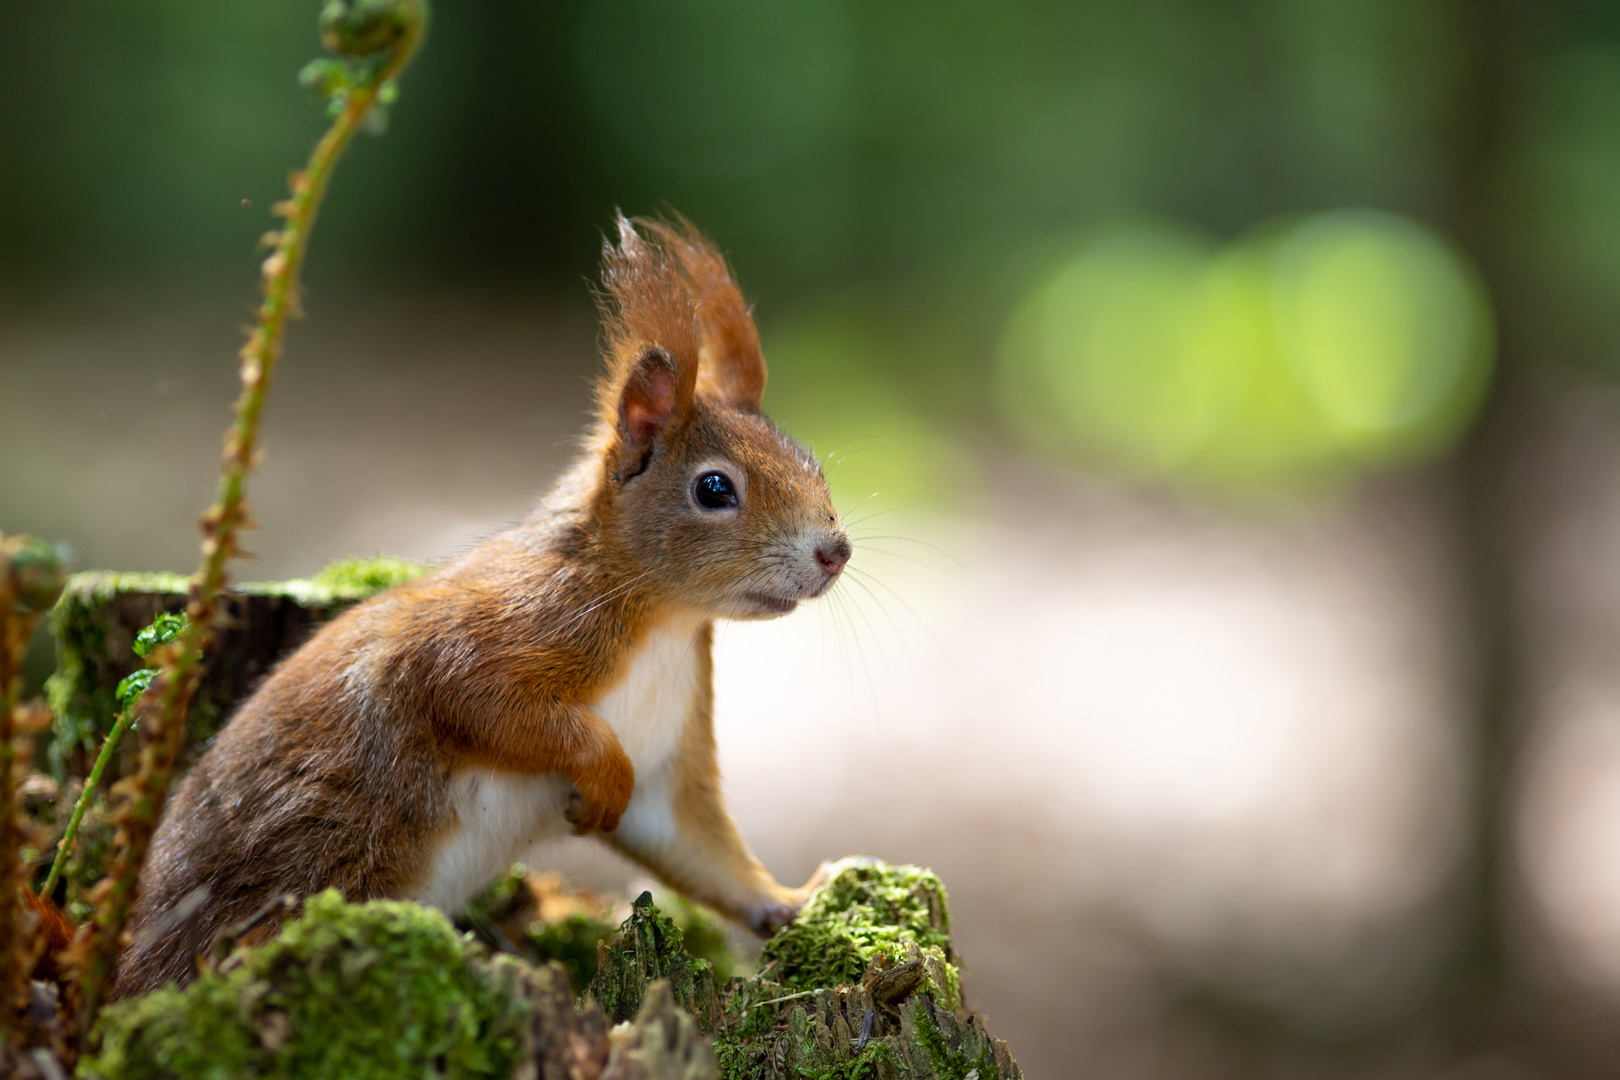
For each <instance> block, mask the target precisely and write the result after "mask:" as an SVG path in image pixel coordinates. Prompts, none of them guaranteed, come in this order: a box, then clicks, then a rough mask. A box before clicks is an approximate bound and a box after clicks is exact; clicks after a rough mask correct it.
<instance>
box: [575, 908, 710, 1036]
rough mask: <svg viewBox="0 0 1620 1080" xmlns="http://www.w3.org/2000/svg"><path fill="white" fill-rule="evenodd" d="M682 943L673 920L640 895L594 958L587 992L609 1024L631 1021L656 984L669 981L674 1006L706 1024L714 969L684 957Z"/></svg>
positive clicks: (706, 963)
mask: <svg viewBox="0 0 1620 1080" xmlns="http://www.w3.org/2000/svg"><path fill="white" fill-rule="evenodd" d="M684 941H685V935H684V934H683V933H682V932H681V929H680V927H678V926H676V925H675V921H674V920H673V919H670V918H668V917H666V916H664V915H663V914H661V913H660V912H659V910H658V909H657V908H656V907H654V906H653V902H652V894H651V893H642V894H641V896H639V897H638V898H637V899H636V902H635V906H634V907H633V908H632V909H631V911H630V917H629V918H628V919H626V920H625V921H624V922H623V924H622V925H620V927H619V933H618V937H617V938H616V939H615V940H614V941H613V943H612V944H611V945H604V946H603V947H602V949H601V950H600V951H599V954H598V955H599V958H600V959H599V962H598V967H597V971H596V978H595V979H593V980H592V982H591V992H592V993H593V994H595V996H596V1000H597V1002H598V1003H599V1004H600V1005H601V1006H602V1011H603V1012H604V1013H606V1014H607V1017H608V1019H609V1020H612V1021H613V1022H614V1023H618V1022H620V1021H623V1020H629V1019H631V1018H632V1017H634V1016H635V1015H636V1010H637V1009H639V1008H641V999H642V998H643V997H644V996H645V995H646V992H647V984H648V983H650V982H652V981H653V980H654V979H668V980H669V988H670V991H671V992H672V993H673V994H674V995H675V1002H676V1004H678V1005H680V1006H681V1007H682V1008H684V1009H687V1010H688V1011H690V1012H693V1013H695V1014H697V1016H698V1020H699V1023H700V1024H703V1023H705V1022H706V1021H707V1020H708V1018H709V1015H710V1013H711V1012H712V1009H711V1007H710V1003H712V1002H713V1001H714V999H715V987H714V970H713V968H712V966H711V965H710V964H709V962H708V961H707V960H694V959H693V958H692V957H691V956H688V955H687V952H686V948H685V944H684Z"/></svg>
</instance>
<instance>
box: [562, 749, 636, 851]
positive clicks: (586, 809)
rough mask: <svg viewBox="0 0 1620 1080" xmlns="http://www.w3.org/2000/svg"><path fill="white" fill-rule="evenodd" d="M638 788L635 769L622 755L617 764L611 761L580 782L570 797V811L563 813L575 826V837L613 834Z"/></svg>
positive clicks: (582, 778)
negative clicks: (602, 833)
mask: <svg viewBox="0 0 1620 1080" xmlns="http://www.w3.org/2000/svg"><path fill="white" fill-rule="evenodd" d="M635 786H636V772H635V769H634V767H632V766H631V764H630V759H629V758H627V757H625V756H624V755H623V754H622V753H621V754H619V755H618V760H617V761H614V760H611V759H610V760H609V761H608V762H607V763H606V764H605V765H604V766H602V767H601V768H597V769H593V770H592V771H591V772H590V773H588V774H586V775H585V776H582V777H580V778H579V779H576V780H575V781H574V792H573V794H572V795H570V796H569V797H568V808H567V809H566V810H564V811H563V816H564V817H565V818H567V819H568V823H569V824H570V825H572V826H573V827H574V835H575V836H584V835H585V834H586V833H593V832H604V833H610V832H612V831H613V830H614V829H617V828H618V827H619V818H621V817H623V816H624V808H625V807H626V806H628V805H630V793H631V792H632V791H633V790H635Z"/></svg>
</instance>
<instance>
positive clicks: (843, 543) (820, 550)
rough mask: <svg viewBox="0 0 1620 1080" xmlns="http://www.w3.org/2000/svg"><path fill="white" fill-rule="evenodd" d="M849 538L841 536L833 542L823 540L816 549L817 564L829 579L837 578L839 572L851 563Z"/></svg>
mask: <svg viewBox="0 0 1620 1080" xmlns="http://www.w3.org/2000/svg"><path fill="white" fill-rule="evenodd" d="M849 555H850V547H849V537H847V536H840V537H837V538H835V539H832V540H823V541H822V542H821V544H820V545H818V546H817V547H816V562H818V563H820V564H821V568H822V570H824V571H826V573H827V576H828V577H837V576H838V571H840V570H842V569H843V568H844V564H845V563H847V562H849Z"/></svg>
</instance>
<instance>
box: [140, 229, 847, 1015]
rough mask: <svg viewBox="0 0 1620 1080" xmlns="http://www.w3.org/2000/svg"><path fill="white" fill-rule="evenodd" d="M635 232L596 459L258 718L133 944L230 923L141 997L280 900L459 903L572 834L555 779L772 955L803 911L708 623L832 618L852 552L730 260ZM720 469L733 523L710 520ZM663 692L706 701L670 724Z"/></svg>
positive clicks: (188, 950) (146, 961) (382, 613)
mask: <svg viewBox="0 0 1620 1080" xmlns="http://www.w3.org/2000/svg"><path fill="white" fill-rule="evenodd" d="M617 225H618V239H617V243H616V244H609V245H607V248H606V251H605V253H604V260H603V261H604V269H603V283H604V291H603V294H602V296H601V308H602V315H603V326H604V342H603V345H604V347H603V352H604V359H605V366H606V370H605V373H604V375H603V377H602V379H601V381H600V383H599V385H598V393H597V404H598V409H597V420H596V423H595V425H594V428H593V430H592V432H591V433H590V435H589V437H588V439H587V441H586V453H585V454H584V455H583V456H582V457H581V458H580V460H579V461H578V462H577V463H576V464H575V465H574V467H573V468H572V469H571V470H570V471H569V472H568V473H567V474H566V475H565V476H564V477H563V478H562V479H561V480H560V481H559V483H558V484H557V486H556V488H555V489H554V490H553V491H552V493H551V494H550V495H549V496H547V498H546V499H545V501H544V502H543V503H542V504H541V505H540V507H539V508H538V509H537V510H536V511H535V512H534V513H533V514H531V515H530V516H529V517H528V518H526V519H525V520H524V521H522V522H520V523H519V524H517V525H515V526H513V527H512V528H510V529H508V530H506V531H504V532H502V533H499V534H497V535H496V536H494V537H491V538H490V539H489V540H486V541H484V542H483V543H482V544H480V545H478V546H477V547H476V548H474V549H473V550H472V551H470V552H468V553H467V554H466V555H463V556H462V557H460V558H458V559H455V560H453V561H451V562H449V563H446V564H444V565H442V566H440V567H438V568H437V569H436V570H434V571H433V572H432V573H430V574H429V575H427V576H425V577H423V578H421V579H418V580H416V581H413V582H410V583H408V584H405V585H402V586H400V587H398V588H396V589H393V590H391V591H389V592H388V593H385V594H383V595H381V596H379V597H375V598H373V599H372V600H370V601H368V602H366V603H364V604H361V605H359V606H357V607H355V608H353V609H351V610H350V611H348V612H346V613H345V614H344V615H342V616H341V617H339V618H337V619H335V620H334V621H333V622H331V623H329V624H328V625H327V626H325V627H323V628H322V629H321V630H320V631H319V632H318V633H317V634H316V635H315V637H314V638H313V639H311V640H310V641H309V642H308V643H307V644H306V645H305V646H303V647H302V648H301V649H299V650H298V651H297V652H296V653H294V654H293V655H292V656H290V657H288V658H287V659H286V660H285V661H283V662H282V663H281V664H280V665H279V666H278V667H277V668H276V670H275V671H274V672H273V673H272V674H271V675H270V677H269V678H268V679H267V680H266V681H265V683H264V684H263V685H262V686H261V688H260V689H259V691H258V692H257V693H256V694H254V696H253V697H252V698H250V699H249V700H248V701H247V702H245V703H244V704H243V705H242V707H241V708H240V709H239V710H238V712H237V714H236V715H235V716H234V717H233V718H232V720H231V722H230V723H229V724H228V725H227V726H226V728H225V729H224V731H223V732H221V734H220V736H219V737H218V739H217V740H216V742H215V743H214V745H213V746H212V747H211V748H210V749H209V751H208V752H207V753H206V754H205V755H204V756H203V757H202V759H201V760H200V761H199V762H198V764H197V765H196V766H195V767H194V768H193V769H192V770H191V772H190V773H189V774H188V775H187V776H186V777H185V778H184V780H183V782H182V783H181V784H180V786H179V788H178V790H177V791H176V793H175V796H174V798H173V800H172V801H171V803H170V805H169V807H168V808H167V810H166V812H165V814H164V818H163V821H162V824H161V825H160V827H159V829H158V832H157V835H156V837H155V839H154V843H153V847H152V852H151V856H150V858H149V860H148V864H147V867H146V870H145V872H144V873H143V875H142V878H141V883H140V891H139V896H138V899H137V904H136V910H135V916H134V919H135V926H136V929H137V931H138V929H139V928H140V927H141V926H142V925H145V924H147V923H148V922H149V921H150V920H153V919H155V918H157V917H159V916H160V915H161V914H162V913H163V912H164V911H165V910H167V909H169V908H170V907H171V906H172V905H173V904H175V903H177V902H178V901H179V900H180V899H181V898H183V897H184V896H186V895H187V894H188V893H189V892H190V891H191V890H192V889H194V888H196V887H197V886H198V885H201V884H204V883H207V884H208V885H209V886H210V887H211V889H212V896H213V897H214V899H213V901H212V902H211V903H210V904H209V905H208V906H207V907H206V908H205V909H204V910H203V911H202V912H200V913H199V914H198V915H197V916H196V917H195V918H193V919H192V920H190V921H189V922H186V923H185V924H184V925H182V926H180V927H178V928H176V929H175V930H174V931H173V932H171V933H169V934H168V935H166V936H165V937H163V938H161V939H159V940H157V941H155V942H150V943H147V944H145V945H144V946H143V947H142V948H141V949H139V950H132V951H131V952H130V953H129V954H127V955H126V957H125V959H124V961H123V963H122V965H121V967H120V970H119V975H118V984H117V988H118V991H119V992H120V993H130V992H136V991H144V990H147V989H151V988H153V987H155V986H157V985H159V984H161V983H162V982H164V981H166V980H171V979H172V980H179V981H184V980H186V979H187V978H189V976H190V974H191V972H192V970H193V964H192V957H193V956H194V955H195V954H196V952H197V951H198V949H200V948H201V947H203V946H205V945H206V944H207V942H208V941H209V940H210V939H211V937H212V936H213V934H214V933H216V932H217V931H218V930H220V929H222V928H224V927H228V926H231V925H234V924H236V923H238V922H240V921H241V920H242V919H244V918H246V917H247V916H248V915H250V914H252V913H253V912H254V911H255V910H257V909H258V908H259V907H260V906H261V905H262V904H263V903H264V902H265V901H266V900H267V899H269V898H270V897H272V896H276V895H279V894H282V893H293V894H296V895H308V894H310V893H312V892H315V891H317V890H320V889H324V888H329V887H336V888H339V889H342V890H343V891H344V893H345V894H346V895H348V896H349V897H350V898H353V899H363V898H369V897H377V896H396V897H411V896H417V897H432V898H436V899H435V900H434V902H441V903H445V904H446V905H449V904H453V903H455V902H459V901H457V900H456V899H455V898H456V897H461V896H464V895H465V894H466V892H467V888H468V886H469V884H470V885H471V886H477V885H481V884H482V882H481V881H471V882H469V876H470V875H473V874H476V873H478V872H480V871H479V870H478V868H479V867H481V866H484V865H485V864H486V863H488V862H489V861H490V860H491V859H492V858H497V857H499V856H500V855H501V851H502V849H501V846H500V845H501V844H502V843H511V844H516V845H519V847H518V848H517V850H521V844H522V843H523V842H524V841H525V840H526V839H527V838H528V837H527V834H526V832H524V830H527V829H530V828H540V827H542V826H545V824H546V823H547V822H550V821H552V820H553V819H552V818H551V817H548V816H547V815H549V814H551V813H552V806H553V804H552V803H551V802H548V801H547V800H548V799H551V798H552V794H553V793H554V792H555V791H556V790H558V789H556V788H555V787H553V786H550V785H552V783H553V778H554V779H555V782H556V783H561V784H565V785H566V792H567V809H566V818H567V822H568V823H569V824H571V825H572V827H573V830H574V831H575V832H576V833H598V834H601V835H603V836H604V837H605V838H606V839H607V840H608V842H609V843H611V844H613V845H614V846H615V847H617V848H618V849H619V850H621V851H623V852H624V853H625V854H626V855H628V856H629V857H631V858H633V859H635V860H637V861H638V862H640V863H642V864H643V865H645V866H647V867H648V868H649V869H651V870H652V871H653V872H654V873H656V874H658V875H659V876H660V877H661V878H663V879H664V880H665V881H667V882H669V884H671V885H672V886H673V887H675V888H677V889H679V890H681V891H683V892H685V893H686V894H687V895H689V896H692V897H694V898H696V899H699V900H702V901H704V902H707V903H710V904H712V905H714V906H715V907H717V908H718V909H719V910H721V911H723V912H725V913H726V914H727V915H729V916H731V917H733V918H737V919H739V920H742V921H745V922H747V923H748V924H749V925H751V926H753V927H754V928H755V929H758V930H760V931H761V932H768V931H769V930H770V929H772V928H773V927H775V926H777V925H780V924H781V923H782V922H785V921H786V920H787V919H789V918H791V917H792V914H793V912H794V911H796V910H797V906H798V904H799V903H801V902H802V899H803V894H804V891H803V889H798V890H795V889H788V888H785V887H783V886H781V885H778V884H777V883H776V881H775V880H774V879H773V878H772V877H771V875H770V874H769V872H768V871H766V870H765V868H764V867H763V866H761V865H760V863H759V862H758V860H756V859H755V858H754V857H753V855H752V854H751V853H750V852H749V851H748V848H747V846H746V845H745V844H744V843H743V841H742V839H741V837H740V835H739V834H738V832H737V829H736V826H735V825H734V824H733V823H732V821H731V819H730V817H729V815H728V814H727V813H726V811H725V807H724V804H723V801H722V799H721V795H720V780H719V770H718V766H717V765H716V761H715V746H714V734H713V727H712V716H711V714H712V688H711V679H712V672H711V668H710V659H709V652H710V646H711V641H712V632H711V630H710V621H711V620H712V619H714V618H716V617H730V618H767V617H772V616H774V615H778V614H781V613H782V612H784V611H786V610H790V609H791V608H792V607H793V606H794V605H795V604H796V603H797V602H798V601H800V600H803V599H808V598H811V597H813V596H816V595H819V594H820V593H821V592H823V591H825V590H826V589H827V588H828V587H830V585H831V584H832V582H833V580H834V579H835V578H836V576H837V574H838V572H839V570H840V569H841V567H842V565H843V561H844V560H845V559H847V558H848V556H849V541H848V538H847V536H846V534H845V533H844V530H843V526H842V523H841V522H840V521H839V519H838V515H837V514H836V512H835V511H834V510H833V509H832V506H831V503H830V500H829V498H828V495H827V490H826V485H825V482H824V480H823V478H822V475H821V470H820V467H819V464H818V463H817V462H816V460H815V458H814V457H812V456H811V455H809V454H808V453H806V452H805V451H804V450H803V449H802V448H801V447H799V446H798V445H797V444H796V443H794V442H792V441H791V440H789V439H787V438H786V437H785V436H783V435H782V434H781V433H780V432H778V431H777V430H776V428H775V427H774V426H772V425H771V423H770V421H768V420H766V419H765V418H764V417H763V416H762V415H761V414H760V413H759V411H758V407H759V394H760V392H761V391H763V388H764V385H765V369H764V363H763V361H762V360H761V358H760V355H759V343H758V335H757V333H756V332H755V330H754V327H753V321H752V317H751V316H750V315H749V312H748V308H747V306H746V304H745V303H744V301H743V299H742V296H741V294H740V293H739V292H738V290H737V288H736V285H735V284H734V283H733V282H732V280H731V277H730V274H729V272H728V271H727V270H726V266H725V262H724V260H723V259H722V258H721V256H720V255H719V253H718V252H717V251H716V250H715V249H714V248H713V247H712V245H710V244H709V243H708V242H707V241H706V240H704V239H703V238H702V237H701V236H700V235H699V234H698V233H697V232H696V230H695V229H693V228H692V227H691V226H690V225H689V224H687V223H685V222H681V223H680V224H679V225H678V226H677V225H668V224H664V223H659V222H639V223H633V222H630V221H626V220H625V219H623V218H620V219H619V220H618V223H617ZM716 471H718V472H720V473H723V474H724V475H725V477H726V478H727V480H728V482H729V483H732V485H733V488H734V493H735V494H736V501H735V505H719V506H711V505H708V504H705V503H702V502H701V501H700V500H699V488H698V481H699V480H700V479H701V478H702V477H704V476H707V475H708V474H709V473H713V472H716ZM690 626H697V627H698V630H697V631H696V633H695V636H694V637H693V638H692V639H691V642H690V646H689V647H688V645H687V644H686V642H685V639H684V638H683V637H680V636H679V635H681V634H684V633H686V632H687V631H686V630H684V629H681V628H684V627H690ZM671 634H675V635H677V636H676V637H674V638H672V637H670V636H669V635H671ZM649 679H651V680H658V679H675V680H677V682H676V683H667V684H663V685H679V686H681V687H683V688H684V687H686V686H688V685H690V686H691V687H692V688H693V689H692V690H691V691H690V693H691V700H690V701H688V702H686V703H685V704H684V705H681V706H680V707H679V709H678V714H679V715H676V714H675V713H670V714H669V718H667V719H665V718H664V717H665V712H663V711H659V710H667V709H668V708H670V706H669V705H668V703H667V702H665V699H664V696H663V695H661V694H660V693H658V692H657V691H658V686H659V684H658V683H656V682H654V683H653V684H652V685H650V686H649V685H648V684H647V680H649ZM681 692H682V693H687V691H686V690H685V689H682V691H681ZM637 703H642V704H637ZM646 703H651V704H646ZM598 709H608V710H609V711H608V713H607V715H606V716H605V717H604V715H600V714H599V713H598ZM625 709H630V710H631V711H632V712H631V713H630V714H627V713H625V712H624V710H625ZM636 709H652V710H653V711H652V712H648V713H646V714H645V716H644V715H642V714H636V713H634V710H636ZM615 710H616V711H615ZM647 717H652V718H653V720H656V724H655V725H654V727H655V728H656V727H657V725H676V726H677V727H678V730H670V731H668V732H667V736H668V737H667V738H665V737H664V736H663V735H661V734H660V730H662V729H657V730H653V729H649V728H648V727H647V726H646V725H647V723H652V722H653V721H652V720H647V719H646V718H647ZM644 721H645V722H644ZM621 736H629V742H628V744H627V743H626V742H624V741H622V740H621ZM666 744H667V745H668V746H669V747H670V749H668V750H667V751H666V750H663V749H660V748H661V747H663V746H665V745H666ZM627 745H628V746H629V750H628V751H627ZM632 752H633V753H635V754H638V755H641V756H640V758H639V759H638V760H639V761H640V765H639V766H638V764H636V762H633V761H632V759H631V756H630V755H631V753H632ZM640 767H645V768H647V769H648V770H649V771H648V772H647V774H646V775H638V773H637V769H638V768H640ZM503 815H504V816H503ZM547 827H549V826H547ZM503 829H510V830H517V831H516V832H515V833H514V834H513V835H510V836H507V835H505V834H504V833H502V832H501V830H503ZM497 865H498V863H497ZM445 898H448V899H445Z"/></svg>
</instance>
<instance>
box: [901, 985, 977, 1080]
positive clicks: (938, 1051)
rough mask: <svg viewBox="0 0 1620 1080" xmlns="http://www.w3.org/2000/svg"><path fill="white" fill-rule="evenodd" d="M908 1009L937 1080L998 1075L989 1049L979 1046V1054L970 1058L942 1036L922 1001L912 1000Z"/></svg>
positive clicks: (918, 1038)
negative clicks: (910, 1009)
mask: <svg viewBox="0 0 1620 1080" xmlns="http://www.w3.org/2000/svg"><path fill="white" fill-rule="evenodd" d="M911 1008H912V1012H911V1015H912V1019H913V1020H914V1021H915V1022H916V1031H917V1041H918V1042H920V1043H921V1044H922V1046H923V1049H924V1050H925V1051H926V1052H927V1054H928V1063H929V1064H930V1065H931V1066H933V1069H934V1074H935V1075H936V1076H938V1077H939V1080H968V1076H969V1075H970V1074H972V1075H976V1076H978V1077H992V1076H996V1075H997V1070H996V1062H995V1058H993V1057H992V1056H991V1055H990V1048H989V1047H988V1046H981V1047H980V1048H979V1052H978V1054H977V1055H973V1056H970V1055H969V1054H967V1053H966V1052H965V1051H964V1050H961V1049H956V1048H953V1047H952V1046H951V1044H950V1042H949V1040H947V1039H946V1038H945V1033H944V1032H942V1031H940V1030H939V1027H938V1026H937V1025H936V1024H935V1023H934V1021H933V1018H932V1017H930V1016H929V1015H928V1006H927V1005H925V1004H924V1003H923V999H922V998H913V999H912V1007H911Z"/></svg>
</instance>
